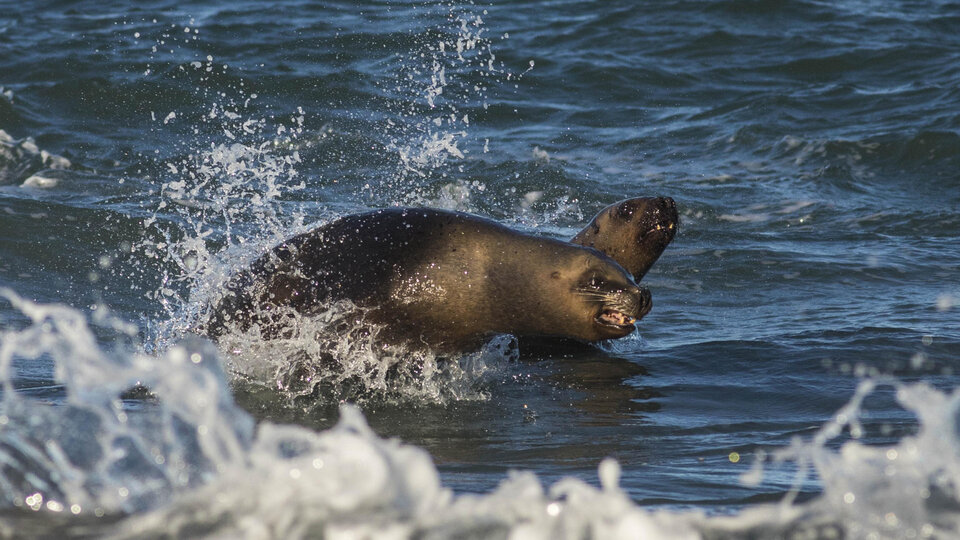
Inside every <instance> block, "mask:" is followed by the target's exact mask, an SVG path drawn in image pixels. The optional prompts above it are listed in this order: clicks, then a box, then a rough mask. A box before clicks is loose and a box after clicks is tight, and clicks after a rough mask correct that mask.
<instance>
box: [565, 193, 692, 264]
mask: <svg viewBox="0 0 960 540" xmlns="http://www.w3.org/2000/svg"><path fill="white" fill-rule="evenodd" d="M678 225H679V216H678V214H677V204H676V203H675V202H674V201H673V199H671V198H670V197H640V198H636V199H627V200H625V201H620V202H618V203H615V204H612V205H610V206H608V207H606V208H604V209H603V210H601V211H600V213H599V214H597V215H596V217H594V218H593V220H592V221H591V222H590V224H589V225H587V226H586V228H584V229H583V230H582V231H580V232H579V233H578V234H577V235H576V236H574V237H573V239H572V240H570V242H571V243H573V244H579V245H581V246H587V247H592V248H595V249H597V250H599V251H601V252H603V253H605V254H606V255H607V256H608V257H610V258H611V259H613V260H615V261H617V262H618V263H620V266H622V267H624V268H625V269H626V270H627V271H628V272H630V273H631V274H633V279H634V280H636V281H637V282H639V281H640V280H641V279H643V276H644V275H645V274H646V273H647V271H648V270H650V267H651V266H653V263H655V262H656V261H657V259H658V258H659V257H660V255H661V254H662V253H663V250H664V249H666V248H667V244H669V243H670V241H671V240H673V237H674V236H675V235H676V234H677V226H678Z"/></svg>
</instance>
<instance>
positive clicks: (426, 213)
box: [204, 208, 662, 350]
mask: <svg viewBox="0 0 960 540" xmlns="http://www.w3.org/2000/svg"><path fill="white" fill-rule="evenodd" d="M578 236H579V235H578ZM661 251H662V250H661ZM651 264H652V263H651ZM337 300H350V301H352V302H353V303H354V304H355V305H356V306H358V307H359V308H361V309H362V310H364V311H365V312H366V316H367V317H368V318H369V319H368V320H371V321H373V322H374V323H377V324H381V325H384V331H385V332H381V334H380V335H379V336H378V337H380V338H381V339H385V340H386V341H390V342H398V343H404V344H406V345H408V346H421V345H425V346H427V347H430V348H432V349H436V350H466V349H469V348H473V347H476V346H478V345H480V344H481V343H482V342H483V340H485V339H486V338H488V337H489V336H491V335H494V334H513V335H516V336H557V337H568V338H574V339H577V340H581V341H586V342H594V341H600V340H605V339H613V338H619V337H623V336H626V335H628V334H630V333H631V332H633V331H634V329H635V328H634V323H635V322H636V321H637V320H639V319H640V318H642V317H643V316H644V315H646V314H647V312H648V311H649V310H650V306H651V301H650V292H649V291H648V290H647V289H645V288H642V287H639V286H637V284H636V283H635V282H634V280H633V279H632V278H631V276H630V274H629V273H627V272H626V271H625V270H624V269H623V268H622V267H621V266H620V265H619V264H617V262H615V261H614V260H613V259H611V258H609V257H608V256H606V255H604V254H603V253H601V252H600V251H598V250H596V249H593V248H590V247H584V246H581V245H575V244H571V243H567V242H561V241H558V240H553V239H549V238H540V237H536V236H532V235H528V234H524V233H521V232H518V231H514V230H512V229H509V228H507V227H504V226H503V225H500V224H498V223H495V222H493V221H490V220H488V219H484V218H481V217H477V216H472V215H469V214H464V213H459V212H448V211H443V210H433V209H412V208H389V209H383V210H377V211H373V212H368V213H364V214H357V215H351V216H346V217H343V218H340V219H337V220H335V221H333V222H331V223H328V224H326V225H323V226H321V227H319V228H317V229H315V230H313V231H310V232H307V233H304V234H301V235H299V236H295V237H293V238H291V239H290V240H287V241H286V242H284V243H282V244H281V245H279V246H277V247H276V248H274V249H273V250H271V251H270V252H269V253H267V254H265V255H264V256H262V257H260V258H259V259H258V260H256V261H255V262H254V263H253V265H251V267H250V268H249V269H248V270H246V271H244V272H241V273H240V274H238V275H237V276H235V277H234V278H233V279H231V280H230V282H229V283H228V284H227V286H226V292H225V294H224V296H223V298H222V299H221V300H220V302H219V303H218V304H217V305H216V308H215V309H214V310H213V314H212V316H211V317H210V319H209V320H208V323H207V325H206V328H205V329H204V330H205V332H206V333H207V334H208V335H209V336H211V337H214V338H216V337H218V336H220V335H223V334H224V333H226V332H228V331H230V330H231V329H233V328H236V329H239V330H245V329H248V328H250V327H251V326H252V325H254V324H256V325H259V327H260V329H261V333H262V335H267V336H270V335H277V334H282V332H283V326H284V324H285V323H286V317H287V316H289V314H290V311H291V310H292V311H295V312H297V313H299V314H302V315H307V316H309V315H310V314H312V313H317V312H320V311H322V310H323V309H324V308H325V307H326V306H327V305H329V303H330V302H333V301H337Z"/></svg>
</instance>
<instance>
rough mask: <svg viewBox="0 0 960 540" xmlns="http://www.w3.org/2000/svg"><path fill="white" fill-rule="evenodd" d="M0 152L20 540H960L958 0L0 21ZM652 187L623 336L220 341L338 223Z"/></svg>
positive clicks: (14, 498)
mask: <svg viewBox="0 0 960 540" xmlns="http://www.w3.org/2000/svg"><path fill="white" fill-rule="evenodd" d="M0 130H2V131H0V288H2V289H0V290H2V291H3V292H2V293H0V328H2V329H0V370H2V373H0V380H2V383H3V386H2V388H0V395H2V399H0V505H2V508H0V534H2V535H4V536H30V535H43V534H47V535H50V534H54V533H56V534H61V533H64V534H69V535H73V536H99V535H102V534H110V535H115V536H120V537H130V536H136V535H138V534H140V532H143V531H147V533H144V534H153V535H155V536H162V535H164V534H173V535H179V536H208V535H221V536H224V535H225V536H227V537H229V536H237V535H240V536H246V537H251V538H262V537H279V538H290V537H311V536H318V535H328V536H333V535H335V534H337V533H343V534H364V533H376V534H388V533H389V534H397V535H399V536H401V537H403V536H416V535H422V536H427V537H438V538H439V537H449V536H453V535H456V534H462V535H463V536H466V537H504V536H506V535H507V534H509V533H510V532H511V531H512V532H513V533H515V534H520V533H523V532H527V533H529V534H531V535H533V536H532V537H561V536H566V537H581V536H583V535H585V536H594V537H598V538H604V537H615V536H622V537H631V536H634V535H636V534H641V533H644V534H648V535H650V536H652V537H657V536H661V537H678V536H683V535H690V536H694V537H695V536H706V537H710V538H717V537H721V538H726V537H748V536H750V537H756V536H759V537H781V536H783V535H788V534H791V533H796V534H801V533H809V534H813V535H815V536H816V535H818V534H819V535H826V534H845V535H846V536H847V537H852V538H859V537H869V538H883V537H890V538H899V537H904V538H914V537H923V536H928V537H929V536H934V537H942V538H948V537H951V536H955V535H958V534H960V512H957V510H956V509H957V508H960V506H958V504H960V495H958V492H957V486H960V438H958V436H957V433H956V426H957V421H956V414H957V410H958V406H960V405H958V401H957V400H958V399H960V398H957V397H956V396H955V395H954V392H955V389H956V388H957V387H958V385H960V379H958V374H957V373H956V371H957V369H958V368H960V278H958V276H960V4H958V3H956V2H949V1H935V2H923V3H918V2H896V3H891V2H869V1H862V2H855V1H850V2H819V1H809V0H808V1H796V2H777V1H747V0H739V1H705V0H704V1H692V0H691V1H669V2H626V1H605V2H573V1H542V2H534V1H522V2H493V3H470V2H426V1H393V2H390V1H380V2H359V3H355V2H324V3H320V4H316V3H310V2H296V1H289V2H278V3H262V2H244V1H239V2H232V3H228V4H223V5H221V4H217V3H200V4H195V5H190V6H187V5H180V4H179V3H172V2H164V1H152V0H151V1H147V2H140V3H136V4H128V3H115V4H110V5H108V4H104V3H102V2H101V3H92V2H86V3H74V2H53V1H51V2H36V3H31V2H28V3H19V4H13V3H10V2H0ZM652 195H664V196H671V197H673V198H674V199H675V200H676V201H677V204H678V207H679V210H680V215H681V223H680V229H679V234H678V235H677V237H676V238H675V240H674V241H673V243H672V244H671V245H670V247H668V248H667V250H666V252H665V253H664V255H663V256H662V258H661V259H660V261H659V262H658V263H657V264H656V265H655V266H654V267H653V270H652V271H651V272H650V273H649V274H648V275H647V276H646V277H645V278H644V280H643V281H644V283H645V284H646V285H647V286H648V287H649V288H650V290H651V292H652V294H653V299H654V308H653V311H652V312H651V313H650V314H649V315H648V316H647V317H646V318H644V319H643V320H642V321H641V322H640V323H639V325H638V333H637V334H634V335H633V336H631V337H629V338H626V339H623V340H620V341H618V342H615V343H610V344H605V345H604V346H601V347H593V346H579V345H576V344H570V343H540V344H536V345H532V344H526V343H524V342H522V341H521V342H520V344H519V353H516V352H515V350H514V346H515V345H516V343H511V342H510V341H509V340H507V339H504V340H498V341H496V342H494V343H492V344H490V345H488V346H487V347H486V348H485V349H484V350H483V351H480V352H478V353H476V354H471V355H465V356H463V357H458V358H453V359H450V358H437V357H435V356H433V355H431V354H426V355H424V354H422V353H410V352H406V351H402V350H400V351H396V350H390V351H382V350H378V349H377V348H375V347H373V346H371V345H370V344H369V343H367V342H365V341H364V340H363V339H362V337H358V335H357V333H355V332H353V333H351V332H330V331H329V328H338V326H337V325H336V324H334V323H333V322H331V321H334V322H336V321H337V317H338V313H339V312H338V311H337V309H336V307H335V306H334V307H333V308H331V311H330V312H328V313H325V314H324V316H325V317H327V318H326V319H324V320H323V321H319V322H318V321H305V322H304V325H305V326H304V328H305V330H304V332H303V333H302V334H301V337H300V338H299V339H293V340H287V341H285V342H283V343H265V342H262V341H259V340H257V339H255V338H253V337H251V336H240V335H238V336H230V337H229V338H228V339H226V340H222V341H221V342H220V343H219V347H218V348H214V347H213V346H211V345H210V344H208V343H204V342H202V341H197V340H196V339H195V338H192V337H191V334H192V332H191V330H192V329H193V328H194V327H195V325H196V324H197V321H198V320H199V318H200V317H201V315H202V313H203V312H204V309H205V308H206V306H207V302H208V301H209V300H210V299H211V298H214V297H215V296H216V294H217V291H218V290H220V288H221V287H222V285H223V283H224V281H225V279H226V278H227V277H229V276H230V275H232V274H233V273H235V272H237V271H239V270H240V269H241V268H243V267H245V266H246V265H247V264H249V262H250V261H251V260H253V259H254V258H256V257H257V256H258V255H260V254H261V253H263V252H264V250H266V249H268V248H269V247H270V246H272V245H274V244H275V243H277V242H279V241H280V240H282V239H284V238H286V237H289V236H292V235H293V234H296V233H298V232H302V231H304V230H307V229H308V228H310V227H311V226H315V225H317V224H318V223H322V222H325V221H327V220H330V219H332V218H334V217H337V216H340V215H344V214H349V213H352V212H359V211H363V210H366V209H370V208H379V207H384V206H390V205H410V206H430V207H441V208H448V209H456V210H462V211H468V212H472V213H476V214H480V215H483V216H487V217H491V218H493V219H496V220H498V221H501V222H504V223H506V224H508V225H510V226H512V227H515V228H518V229H521V230H524V231H526V232H530V233H534V234H540V235H544V236H549V237H553V238H561V239H567V238H570V237H572V236H573V235H574V234H575V233H576V232H577V231H579V230H580V229H581V228H582V227H583V226H584V225H585V224H586V223H587V222H588V221H589V219H590V218H591V217H592V216H593V215H594V214H595V213H596V212H597V211H599V210H600V209H601V208H603V207H604V206H606V205H608V204H611V203H613V202H615V201H618V200H621V199H625V198H629V197H637V196H652ZM523 308H524V306H523V305H522V302H521V303H519V304H518V305H515V306H504V309H506V310H511V309H523ZM341 322H342V321H341ZM318 327H319V329H320V331H321V333H322V334H323V335H324V336H325V337H324V339H322V340H320V341H318V340H316V339H313V338H311V337H310V336H313V335H314V334H315V333H316V332H317V331H318V330H317V329H318ZM324 328H326V329H328V330H327V331H325V332H324V331H323V329H324ZM331 351H333V352H332V353H331ZM323 354H327V355H329V354H333V356H334V359H335V360H336V361H337V362H339V364H340V365H341V369H340V370H337V371H336V372H335V373H334V372H331V373H326V372H316V373H312V378H311V379H310V381H311V382H310V383H309V384H308V383H304V382H303V379H302V377H301V376H302V375H303V373H302V372H296V371H295V370H292V369H291V368H290V366H291V365H293V364H294V363H295V362H294V361H293V359H298V358H299V359H302V358H304V356H303V355H306V357H307V358H313V357H314V356H315V355H323ZM311 355H314V356H311ZM298 377H301V378H300V379H298ZM864 381H866V382H864ZM137 383H140V384H141V385H143V386H145V387H146V388H149V391H145V390H144V391H141V390H135V391H132V392H131V391H130V389H131V388H133V387H134V386H135V385H136V384H137ZM314 383H316V385H314ZM343 402H350V403H356V404H357V406H358V407H359V409H354V408H350V407H347V408H344V409H341V408H340V405H341V403H343ZM358 410H359V412H358ZM338 421H339V423H338ZM367 425H369V428H370V429H372V431H370V429H368V427H367ZM421 449H422V450H421ZM424 451H425V452H424ZM605 458H614V459H615V460H616V461H611V460H606V461H604V459H605ZM601 463H602V464H601ZM598 466H599V471H598ZM531 473H532V474H534V475H536V476H535V477H534V476H531V475H530V474H531ZM298 482H299V483H298ZM538 490H539V491H538ZM441 516H442V517H441ZM871 535H872V536H871Z"/></svg>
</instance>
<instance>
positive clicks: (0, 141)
mask: <svg viewBox="0 0 960 540" xmlns="http://www.w3.org/2000/svg"><path fill="white" fill-rule="evenodd" d="M70 166H71V164H70V160H68V159H67V158H65V157H63V156H58V155H56V154H51V153H50V152H47V151H46V150H41V149H40V148H39V147H38V146H37V143H36V141H34V140H33V138H32V137H26V138H24V139H14V138H13V137H12V136H11V135H10V134H9V133H7V132H6V131H4V130H2V129H0V185H4V184H20V185H22V186H23V187H27V188H51V187H55V186H56V182H55V181H54V182H50V181H49V180H50V179H49V178H45V177H44V176H43V175H42V174H41V173H42V172H43V171H50V170H61V169H69V168H70ZM32 176H37V178H36V179H33V180H31V177H32ZM44 180H47V181H44Z"/></svg>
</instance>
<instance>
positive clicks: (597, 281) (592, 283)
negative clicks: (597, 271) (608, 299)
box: [587, 276, 603, 289]
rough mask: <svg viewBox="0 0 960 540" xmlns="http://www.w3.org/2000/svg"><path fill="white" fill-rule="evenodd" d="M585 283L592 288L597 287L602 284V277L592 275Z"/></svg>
mask: <svg viewBox="0 0 960 540" xmlns="http://www.w3.org/2000/svg"><path fill="white" fill-rule="evenodd" d="M587 285H588V286H590V287H592V288H594V289H599V288H600V286H601V285H603V278H601V277H600V276H593V277H592V278H590V281H588V282H587Z"/></svg>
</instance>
